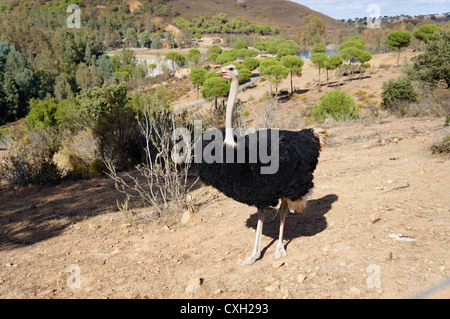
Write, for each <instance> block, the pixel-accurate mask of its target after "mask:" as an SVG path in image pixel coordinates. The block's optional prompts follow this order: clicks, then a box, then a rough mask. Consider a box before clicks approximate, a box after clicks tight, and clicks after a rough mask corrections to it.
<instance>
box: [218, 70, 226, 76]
mask: <svg viewBox="0 0 450 319" xmlns="http://www.w3.org/2000/svg"><path fill="white" fill-rule="evenodd" d="M216 74H217V75H218V76H224V75H225V74H228V72H226V71H223V70H220V71H218V72H217V73H216Z"/></svg>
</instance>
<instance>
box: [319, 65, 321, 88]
mask: <svg viewBox="0 0 450 319" xmlns="http://www.w3.org/2000/svg"><path fill="white" fill-rule="evenodd" d="M320 88H321V85H320V68H319V91H320Z"/></svg>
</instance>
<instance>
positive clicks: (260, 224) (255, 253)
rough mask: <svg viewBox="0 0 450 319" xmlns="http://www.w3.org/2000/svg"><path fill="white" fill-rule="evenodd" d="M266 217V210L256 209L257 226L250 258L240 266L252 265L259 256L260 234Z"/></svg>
mask: <svg viewBox="0 0 450 319" xmlns="http://www.w3.org/2000/svg"><path fill="white" fill-rule="evenodd" d="M265 216H266V208H264V209H261V208H258V225H257V226H256V238H255V247H254V248H253V253H252V254H251V256H250V257H248V258H247V259H246V260H244V261H243V262H242V263H241V266H244V265H251V264H253V263H254V262H255V261H256V260H257V259H258V258H259V257H260V256H261V234H262V228H263V223H264V217H265Z"/></svg>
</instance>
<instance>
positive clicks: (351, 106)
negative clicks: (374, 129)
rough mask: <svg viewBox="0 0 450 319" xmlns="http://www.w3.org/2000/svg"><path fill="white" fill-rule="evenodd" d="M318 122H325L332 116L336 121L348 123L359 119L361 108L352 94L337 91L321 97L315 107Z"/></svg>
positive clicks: (314, 112) (314, 111)
mask: <svg viewBox="0 0 450 319" xmlns="http://www.w3.org/2000/svg"><path fill="white" fill-rule="evenodd" d="M313 115H314V118H315V119H316V120H320V121H325V120H326V118H327V116H330V117H331V118H332V119H333V120H335V121H346V120H351V119H356V118H358V115H359V107H358V106H357V105H356V102H355V100H354V99H353V98H352V97H351V96H350V94H347V93H345V92H344V91H343V90H340V89H335V90H333V91H330V92H328V93H326V94H324V95H322V96H321V98H320V100H319V102H318V103H317V104H315V105H314V107H313Z"/></svg>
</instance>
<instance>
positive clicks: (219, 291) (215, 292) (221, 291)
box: [214, 289, 223, 295]
mask: <svg viewBox="0 0 450 319" xmlns="http://www.w3.org/2000/svg"><path fill="white" fill-rule="evenodd" d="M221 293H223V290H222V289H217V290H214V294H215V295H220V294H221Z"/></svg>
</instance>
